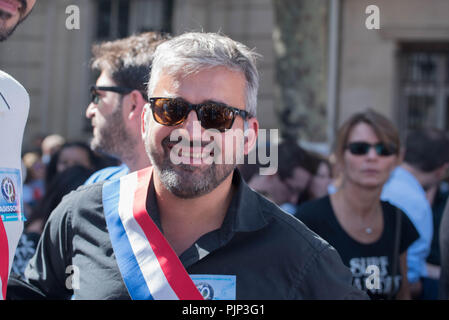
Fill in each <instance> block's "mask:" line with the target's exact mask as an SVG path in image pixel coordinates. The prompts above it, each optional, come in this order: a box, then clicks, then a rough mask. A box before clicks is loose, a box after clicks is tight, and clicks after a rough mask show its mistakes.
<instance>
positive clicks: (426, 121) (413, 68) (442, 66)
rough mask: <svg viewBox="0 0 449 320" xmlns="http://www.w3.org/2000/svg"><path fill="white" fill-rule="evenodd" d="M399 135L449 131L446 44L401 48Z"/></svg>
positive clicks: (448, 77)
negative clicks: (428, 129) (421, 130)
mask: <svg viewBox="0 0 449 320" xmlns="http://www.w3.org/2000/svg"><path fill="white" fill-rule="evenodd" d="M399 74H400V76H399V116H400V127H401V132H402V133H403V134H405V133H406V132H407V131H409V130H414V129H419V128H423V127H436V128H440V129H445V130H448V129H449V110H448V108H449V44H444V43H439V44H404V45H402V48H401V50H400V54H399Z"/></svg>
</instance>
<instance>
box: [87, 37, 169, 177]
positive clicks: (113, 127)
mask: <svg viewBox="0 0 449 320" xmlns="http://www.w3.org/2000/svg"><path fill="white" fill-rule="evenodd" d="M167 38H168V36H165V35H162V34H161V33H158V32H146V33H142V34H139V35H134V36H130V37H128V38H124V39H119V40H115V41H109V42H104V43H101V44H98V45H95V46H94V47H93V49H92V53H93V59H92V64H91V65H92V69H93V70H95V71H99V73H100V75H99V77H98V79H97V81H96V84H95V85H93V86H91V88H90V95H91V101H90V104H89V106H88V107H87V110H86V117H87V118H88V119H90V120H91V124H92V128H93V138H92V141H91V148H92V149H93V150H95V151H98V152H102V153H106V154H108V155H111V156H113V157H116V158H118V159H119V160H121V162H122V164H121V165H120V166H115V167H108V168H104V169H102V170H100V171H97V172H95V173H94V174H93V175H92V176H91V177H90V178H89V179H88V180H87V181H86V182H85V184H92V183H95V182H98V181H104V180H111V179H115V178H119V177H121V176H123V175H126V174H128V173H129V172H133V171H136V170H139V169H142V168H145V167H147V166H149V165H150V161H149V159H148V157H147V155H146V153H145V148H144V145H143V142H142V139H141V136H140V114H141V113H142V109H143V106H144V104H145V103H147V96H146V92H145V89H146V84H147V83H148V76H149V70H151V61H152V59H153V53H154V50H155V48H156V46H157V45H158V44H160V43H161V42H163V41H164V40H166V39H167Z"/></svg>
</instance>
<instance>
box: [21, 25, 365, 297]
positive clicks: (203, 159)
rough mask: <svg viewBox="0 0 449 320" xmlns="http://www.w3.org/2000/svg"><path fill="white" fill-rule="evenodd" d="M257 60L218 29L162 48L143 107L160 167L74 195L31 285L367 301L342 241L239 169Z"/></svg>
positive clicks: (71, 292) (36, 262)
mask: <svg viewBox="0 0 449 320" xmlns="http://www.w3.org/2000/svg"><path fill="white" fill-rule="evenodd" d="M256 56H257V55H256V54H255V53H254V52H252V51H251V50H249V49H248V48H247V47H246V46H244V45H242V44H241V43H238V42H236V41H233V40H232V39H230V38H227V37H225V36H221V35H218V34H210V33H186V34H183V35H180V36H178V37H175V38H173V39H171V40H169V41H166V42H164V43H162V44H160V45H159V46H158V48H157V49H156V52H155V56H154V60H153V69H152V72H151V77H150V83H149V86H148V96H149V104H147V105H145V108H144V111H143V114H142V122H143V124H142V137H143V139H144V141H145V146H146V150H147V153H148V156H149V158H150V159H151V162H152V165H153V167H149V168H146V169H143V170H140V171H137V172H134V173H131V174H129V175H126V176H124V177H122V178H120V179H119V180H115V181H108V182H106V183H103V184H94V185H91V186H87V187H84V188H81V189H79V190H78V191H76V192H74V193H72V194H71V195H70V196H68V197H66V198H65V199H64V200H63V201H62V203H61V204H60V205H59V206H58V208H57V209H55V211H54V212H53V213H52V215H51V217H50V219H49V222H48V224H47V226H46V228H45V231H44V233H43V235H42V241H41V242H40V243H39V246H38V249H37V253H36V255H35V256H34V257H33V259H32V260H31V262H30V264H29V265H28V268H27V270H26V271H25V275H26V277H27V282H28V286H32V287H34V288H37V290H39V291H41V293H42V295H44V296H46V297H58V298H70V297H73V298H74V299H130V298H131V299H222V300H223V299H224V300H232V299H360V298H362V299H363V298H366V295H365V294H364V293H363V292H361V291H359V290H357V289H355V288H354V287H352V285H351V272H350V271H349V269H347V268H346V267H345V266H344V265H343V263H342V261H341V259H340V257H339V255H338V253H337V252H336V251H335V249H333V248H332V247H331V246H329V244H327V243H326V242H324V241H323V240H322V239H320V238H319V237H317V236H316V235H315V234H314V233H312V232H311V231H310V230H309V229H307V228H306V227H305V226H304V225H303V224H302V223H301V222H299V220H297V219H295V218H294V217H292V216H289V215H287V214H286V213H285V212H283V211H282V210H281V209H279V207H277V206H276V205H275V204H273V203H272V202H270V201H268V200H267V199H265V198H264V197H262V196H260V195H259V194H257V193H256V192H254V191H253V190H251V189H250V188H249V187H248V186H247V185H246V184H245V182H244V181H243V179H242V178H241V176H240V174H239V172H238V170H237V169H236V161H237V159H239V158H241V157H242V156H243V154H247V153H248V152H249V150H251V148H252V147H254V145H255V143H256V138H257V131H258V127H259V124H258V121H257V118H256V105H257V88H258V81H259V77H258V73H257V69H256V65H255V60H256ZM244 128H246V129H247V130H246V131H245V133H247V134H244V132H243V129H244ZM239 132H240V133H239ZM69 265H74V266H76V268H77V270H79V271H77V274H76V277H75V276H74V277H73V278H76V279H77V282H76V283H75V284H76V285H73V282H72V283H70V288H68V287H67V286H66V285H65V282H64V281H65V279H66V276H67V275H66V274H65V272H66V268H67V267H68V266H69ZM105 270H107V272H104V271H105Z"/></svg>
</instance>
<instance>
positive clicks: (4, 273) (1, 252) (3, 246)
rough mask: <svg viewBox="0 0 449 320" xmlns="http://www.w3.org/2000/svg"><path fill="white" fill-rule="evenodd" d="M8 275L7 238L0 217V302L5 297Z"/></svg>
mask: <svg viewBox="0 0 449 320" xmlns="http://www.w3.org/2000/svg"><path fill="white" fill-rule="evenodd" d="M8 273H9V248H8V236H7V235H6V230H5V226H4V225H3V221H2V218H1V217H0V300H3V299H4V298H5V297H6V285H7V283H8Z"/></svg>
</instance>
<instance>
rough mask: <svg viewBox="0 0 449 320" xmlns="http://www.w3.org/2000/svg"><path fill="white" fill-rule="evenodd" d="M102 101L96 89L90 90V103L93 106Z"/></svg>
mask: <svg viewBox="0 0 449 320" xmlns="http://www.w3.org/2000/svg"><path fill="white" fill-rule="evenodd" d="M99 101H100V96H99V95H98V92H97V91H96V90H95V89H93V88H92V89H90V102H92V103H93V104H98V102H99Z"/></svg>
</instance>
